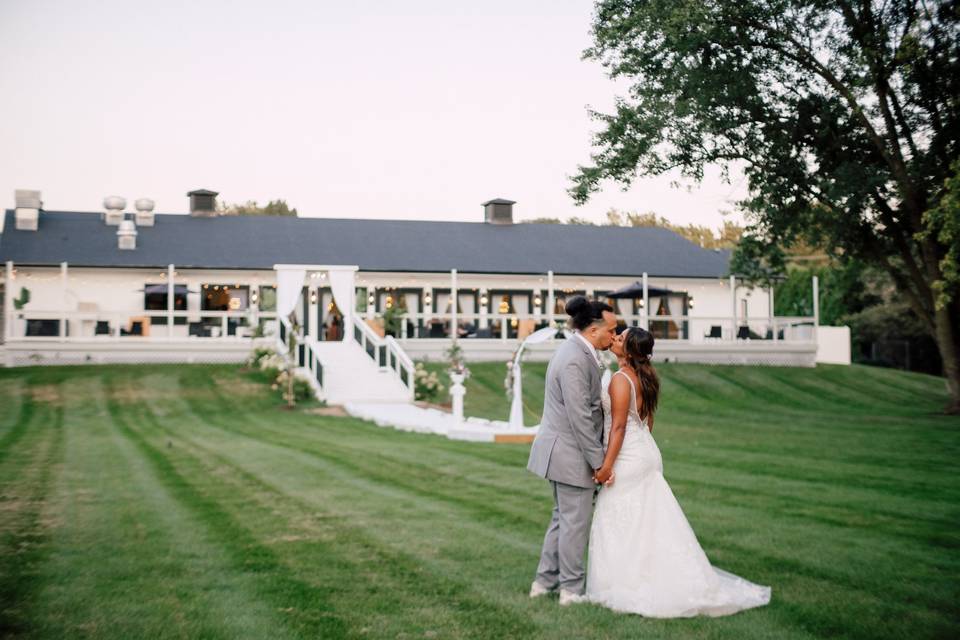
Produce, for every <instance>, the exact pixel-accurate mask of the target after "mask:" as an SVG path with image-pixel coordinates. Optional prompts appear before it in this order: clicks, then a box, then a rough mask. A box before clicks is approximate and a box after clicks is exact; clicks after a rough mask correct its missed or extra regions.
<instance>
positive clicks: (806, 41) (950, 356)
mask: <svg viewBox="0 0 960 640" xmlns="http://www.w3.org/2000/svg"><path fill="white" fill-rule="evenodd" d="M585 55H586V57H588V58H590V59H593V60H597V61H599V62H600V63H601V64H602V65H603V66H604V67H606V69H607V70H608V71H609V73H610V75H611V77H612V78H614V79H616V80H618V81H620V82H626V83H629V85H630V86H629V89H628V90H627V92H626V95H625V97H622V98H619V99H618V100H617V102H616V106H615V108H614V110H613V111H612V113H608V114H604V113H597V112H594V113H593V116H594V117H595V118H596V119H597V120H598V121H599V122H600V124H601V129H600V131H599V132H597V133H596V135H595V136H594V140H593V142H594V152H593V154H592V155H591V159H590V162H589V163H588V164H587V165H585V166H581V167H579V170H578V172H577V174H576V175H575V176H574V178H573V184H572V186H571V188H570V194H571V195H572V197H573V198H574V200H575V201H577V202H578V203H582V202H584V201H586V200H587V199H588V198H589V197H590V195H591V194H592V193H594V192H595V191H597V190H598V189H600V188H601V186H602V185H603V184H605V183H607V182H610V181H612V182H615V183H620V184H622V185H628V184H630V183H631V182H632V181H633V180H634V179H635V178H637V177H638V176H640V177H642V176H651V175H662V174H666V173H668V172H673V171H679V172H680V173H681V175H682V176H684V177H686V178H688V179H692V180H694V181H698V180H700V179H702V177H703V175H704V170H705V168H706V167H708V166H714V165H719V166H721V167H722V168H724V170H725V171H727V170H729V168H730V167H731V166H734V167H737V169H738V170H742V172H743V174H744V176H745V178H746V181H747V186H748V192H749V195H748V197H747V198H746V199H745V200H744V201H742V202H741V203H739V205H740V207H741V208H742V209H743V211H744V212H745V214H746V216H747V221H748V227H747V229H746V232H745V233H746V235H749V236H752V237H754V238H755V239H756V245H755V247H753V248H757V247H764V246H766V247H770V248H771V250H772V251H782V250H783V249H784V248H789V247H791V246H794V245H796V244H798V243H801V242H805V243H807V244H809V245H811V246H815V247H821V246H822V247H824V248H825V249H826V250H827V251H828V253H829V254H830V255H831V256H832V257H835V258H837V259H841V260H844V261H846V260H852V259H856V260H862V261H864V262H865V263H868V264H871V265H873V266H876V267H877V268H881V269H883V270H884V271H886V272H887V273H888V274H889V276H890V278H891V279H892V280H893V281H894V283H895V284H896V286H897V288H898V289H899V290H900V291H901V295H902V296H903V298H904V299H905V300H907V301H908V302H909V303H910V305H911V307H912V308H913V309H914V311H915V313H916V314H917V317H918V318H920V319H921V320H922V321H923V322H924V323H925V325H926V327H927V331H928V332H929V333H930V334H931V335H934V336H936V337H937V340H938V343H939V346H940V350H941V354H942V356H943V358H944V365H945V372H946V375H947V378H948V385H949V386H950V389H951V394H952V398H953V400H952V404H953V407H952V408H953V410H956V411H960V299H958V297H957V296H955V295H954V292H955V290H956V288H957V285H958V272H957V251H958V250H957V248H956V247H957V244H958V242H957V238H958V231H957V229H958V223H957V220H958V217H957V207H956V204H955V199H954V198H955V194H956V192H957V186H956V183H955V182H951V181H949V180H950V179H955V177H956V174H957V166H956V163H957V159H958V153H960V126H957V123H958V122H960V100H958V99H957V96H958V95H960V11H958V10H957V7H956V3H953V2H942V3H936V2H935V3H927V2H921V1H919V0H865V1H864V2H859V3H848V2H808V1H806V0H740V1H738V2H729V1H727V0H600V1H599V2H598V3H597V8H596V13H595V19H594V23H593V46H592V47H591V48H590V49H588V50H587V51H586V53H585ZM951 194H954V195H951ZM942 201H944V202H943V204H941V202H942ZM925 214H926V215H925ZM761 266H762V265H761ZM761 275H762V269H761Z"/></svg>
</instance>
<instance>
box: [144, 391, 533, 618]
mask: <svg viewBox="0 0 960 640" xmlns="http://www.w3.org/2000/svg"><path fill="white" fill-rule="evenodd" d="M153 408H154V407H151V406H150V403H145V405H144V406H143V407H141V408H140V410H138V411H137V413H136V416H137V418H138V420H137V422H138V424H140V425H143V428H144V431H145V433H146V432H147V431H152V430H156V431H158V432H159V433H156V434H154V437H157V436H161V439H163V438H166V439H168V440H169V441H170V442H176V443H179V445H180V446H176V445H175V447H174V450H175V451H177V452H178V453H179V458H178V459H179V460H180V461H181V462H184V463H186V460H187V459H192V460H193V462H192V463H190V464H189V465H188V466H190V467H196V470H197V473H196V476H197V477H201V478H203V477H205V478H211V477H214V475H213V474H212V471H213V470H215V469H219V470H220V471H219V472H218V473H217V474H216V475H215V477H216V479H217V481H218V484H223V487H224V489H225V494H230V493H235V492H236V491H240V495H250V496H254V497H255V498H257V499H258V500H264V501H265V506H266V505H268V508H270V509H271V510H272V511H271V513H273V514H274V515H278V514H277V510H278V509H279V508H281V507H286V512H287V514H288V518H289V519H288V520H287V522H286V525H287V526H285V527H281V528H280V529H279V530H278V531H276V532H275V533H276V534H277V535H279V534H280V532H281V531H284V530H286V531H289V532H291V533H293V532H296V531H297V526H296V524H295V523H293V522H292V516H291V515H290V514H303V513H311V519H312V520H314V521H315V520H316V519H318V518H319V519H322V520H323V522H325V523H329V524H335V525H336V527H337V529H338V530H337V531H336V534H335V535H334V536H333V537H332V539H328V540H325V541H324V542H325V543H324V544H322V545H318V546H319V547H320V551H321V552H322V555H323V557H324V562H334V563H338V564H346V565H352V564H355V563H356V558H360V557H363V556H365V555H370V554H372V555H373V556H375V559H376V563H377V564H384V565H386V566H390V567H391V573H390V576H391V579H396V580H399V583H398V584H396V585H393V586H392V587H391V588H390V589H384V588H383V585H372V586H374V587H376V591H377V592H378V593H381V594H382V595H386V594H387V593H389V594H391V595H390V596H389V597H391V598H393V599H398V598H399V599H401V600H403V599H407V598H409V597H410V596H412V594H413V593H415V592H425V593H429V594H431V595H432V598H434V599H436V600H437V602H436V604H437V605H440V606H448V607H450V608H451V610H453V611H457V612H458V617H465V618H468V619H470V624H471V626H476V627H478V629H479V630H480V631H481V633H482V634H484V635H485V634H490V635H501V634H510V635H513V634H519V635H528V634H529V633H530V632H531V631H532V629H531V628H529V625H528V623H527V621H525V620H524V619H522V618H518V617H516V616H514V615H512V614H511V613H510V612H509V611H507V610H506V609H504V608H502V607H498V606H495V605H492V604H490V603H488V602H487V601H486V600H485V599H483V598H478V597H477V594H475V593H472V592H471V591H470V590H469V588H468V585H465V584H463V583H461V582H458V581H456V580H452V579H451V578H450V577H449V576H447V575H439V574H435V573H429V572H425V571H424V570H423V567H422V562H421V561H420V560H418V559H416V558H414V557H411V556H410V555H409V554H407V553H403V552H400V551H398V550H396V549H389V548H387V547H385V546H384V545H383V544H381V543H377V542H375V541H374V540H373V539H371V538H370V536H369V535H367V532H366V531H365V530H363V529H360V528H358V527H355V526H351V525H350V524H349V523H347V522H346V521H345V520H344V519H343V518H335V517H331V516H330V514H327V513H325V512H322V511H321V513H319V514H318V513H316V510H317V509H318V506H319V505H317V504H315V503H310V502H307V501H305V500H304V499H302V498H298V497H295V496H292V495H290V494H289V493H286V492H284V491H282V490H281V489H279V488H278V487H277V486H275V485H273V484H271V483H269V482H266V481H265V480H264V479H263V478H262V477H261V476H259V475H256V474H253V473H250V472H249V471H247V470H245V469H243V468H242V467H241V466H239V465H238V464H236V463H235V462H233V460H231V459H229V458H228V457H226V456H225V455H223V454H222V453H218V452H215V451H214V450H213V449H212V448H209V447H204V446H203V445H202V444H200V443H198V442H197V441H196V439H193V438H190V437H189V435H188V434H181V433H180V430H178V429H176V428H175V427H172V426H170V425H168V424H166V422H167V419H165V418H166V415H165V416H164V418H161V417H160V416H158V415H157V414H156V412H155V411H152V410H151V409H153ZM165 414H166V412H165ZM147 426H149V429H147ZM161 434H162V435H161ZM198 451H201V452H203V454H204V455H203V456H199V455H197V454H196V452H198ZM191 452H194V453H191ZM203 458H207V459H208V460H212V462H204V460H203ZM225 467H228V468H230V469H231V470H232V473H233V474H235V475H236V477H237V479H238V484H237V485H236V486H234V485H232V484H230V483H229V482H228V476H229V475H231V474H225V473H224V468H225ZM191 475H193V474H191ZM207 486H208V487H209V485H207ZM262 494H266V495H265V496H264V497H263V498H259V497H258V496H261V495H262ZM225 504H227V505H228V506H229V505H230V504H232V502H226V503H225ZM246 506H247V507H249V505H246ZM351 569H352V571H351V572H350V573H351V575H354V576H362V575H363V570H364V567H351ZM393 614H394V615H397V612H396V611H394V612H393ZM464 631H465V633H466V635H469V636H473V635H475V632H476V631H477V629H475V630H474V631H471V632H469V633H467V632H466V630H464Z"/></svg>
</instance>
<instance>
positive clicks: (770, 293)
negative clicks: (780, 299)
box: [767, 283, 777, 342]
mask: <svg viewBox="0 0 960 640" xmlns="http://www.w3.org/2000/svg"><path fill="white" fill-rule="evenodd" d="M767 292H768V295H767V299H768V302H769V304H770V310H769V316H770V327H771V330H772V331H773V341H774V342H776V341H777V323H776V321H775V318H776V314H775V313H774V312H773V284H772V283H771V284H770V287H769V288H768V289H767Z"/></svg>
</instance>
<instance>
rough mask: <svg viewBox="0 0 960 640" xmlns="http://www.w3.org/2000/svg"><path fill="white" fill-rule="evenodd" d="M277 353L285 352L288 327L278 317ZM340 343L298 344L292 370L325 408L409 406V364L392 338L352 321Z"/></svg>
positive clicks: (411, 391)
mask: <svg viewBox="0 0 960 640" xmlns="http://www.w3.org/2000/svg"><path fill="white" fill-rule="evenodd" d="M279 329H280V331H279V334H278V336H277V349H278V350H279V351H280V352H281V353H286V350H287V341H288V338H289V334H290V326H289V324H288V323H287V321H286V320H285V319H280V323H279ZM352 329H353V330H352V331H350V333H349V334H348V335H347V336H345V338H344V339H343V340H342V341H336V342H320V341H318V340H316V339H315V338H313V337H311V336H301V337H299V338H298V341H297V349H296V354H295V357H296V358H297V361H298V365H299V366H298V367H297V372H298V373H299V374H300V375H302V376H303V377H305V378H307V379H308V380H310V383H311V385H312V386H313V388H314V390H315V392H316V394H317V397H318V398H321V399H323V400H325V401H327V402H328V403H329V404H346V403H350V402H365V403H406V404H409V403H412V402H413V397H414V380H413V371H414V365H413V361H412V360H410V358H409V357H408V356H407V354H406V353H404V351H403V349H402V348H401V347H400V345H399V343H397V341H396V340H394V339H393V338H391V337H389V336H388V337H386V338H381V337H380V336H378V335H377V334H376V333H374V332H373V330H372V329H371V328H370V327H368V326H367V325H366V324H365V323H363V322H361V321H360V320H358V319H356V318H354V321H353V327H352Z"/></svg>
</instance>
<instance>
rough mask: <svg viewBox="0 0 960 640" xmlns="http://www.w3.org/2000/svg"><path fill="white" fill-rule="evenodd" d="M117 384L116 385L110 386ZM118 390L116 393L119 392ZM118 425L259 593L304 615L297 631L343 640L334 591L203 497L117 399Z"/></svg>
mask: <svg viewBox="0 0 960 640" xmlns="http://www.w3.org/2000/svg"><path fill="white" fill-rule="evenodd" d="M109 382H110V383H111V384H112V383H115V381H112V380H111V381H109ZM114 389H115V387H112V388H111V392H113V391H114ZM107 406H108V409H109V411H110V415H111V416H112V419H113V420H114V422H115V424H116V425H117V427H118V428H119V430H120V431H121V433H123V434H124V436H125V437H126V438H127V439H129V440H130V441H131V442H132V443H133V444H134V445H135V446H136V447H137V448H138V449H139V450H140V452H141V453H142V454H143V455H144V457H145V458H146V459H147V460H148V461H149V462H150V464H151V465H152V466H153V468H154V470H155V471H156V473H157V474H158V477H159V479H160V481H161V482H162V483H163V484H164V485H165V486H166V487H167V488H168V489H169V491H170V492H171V494H172V495H173V496H174V497H176V498H177V500H178V501H179V502H180V503H181V504H183V505H184V506H185V507H186V508H188V509H189V510H191V511H192V512H193V513H194V514H195V515H196V517H197V518H198V519H199V520H201V521H202V522H204V523H205V524H206V525H207V527H208V531H209V532H210V533H211V534H213V537H215V538H216V539H217V540H218V542H219V543H220V545H221V547H222V548H223V549H224V551H226V552H227V554H228V556H229V557H230V558H231V560H232V562H233V564H234V567H235V569H236V570H237V571H240V572H243V573H246V574H250V575H252V576H256V577H257V580H256V584H257V587H258V593H259V595H261V596H262V597H265V598H268V599H269V600H271V601H272V602H273V603H274V604H275V605H276V606H277V607H278V608H289V607H294V608H296V610H297V611H298V615H297V616H296V617H295V618H292V619H291V622H290V625H291V628H292V629H293V630H294V631H296V632H297V633H299V634H301V635H304V636H305V637H310V636H313V637H317V636H318V635H319V637H343V636H344V634H345V626H344V624H343V621H342V620H341V619H340V617H339V616H338V615H336V614H335V613H334V612H333V611H332V610H331V608H330V606H329V604H328V602H327V593H326V591H328V590H329V589H330V588H331V587H330V586H328V587H322V586H318V585H310V584H307V583H306V582H304V581H302V580H298V579H296V578H293V577H292V576H290V575H289V573H287V572H286V571H284V568H283V566H282V564H281V563H280V561H279V559H278V558H277V557H276V555H275V554H274V552H273V551H272V550H270V549H269V548H268V547H266V546H264V545H262V544H260V543H259V541H258V540H257V539H256V538H255V537H254V536H252V535H251V534H250V532H249V531H248V530H247V529H246V528H244V527H243V526H241V525H240V524H239V523H238V522H236V521H235V520H234V519H233V518H232V517H231V516H230V515H229V514H228V513H227V512H226V511H225V510H224V509H223V508H222V507H221V506H220V505H219V504H218V503H217V502H216V501H215V500H213V499H211V498H209V497H207V496H205V495H204V494H203V493H201V492H200V491H198V490H197V489H196V488H195V487H194V486H193V485H192V484H191V483H190V482H189V481H187V479H186V478H185V477H184V476H183V475H181V474H180V473H179V472H178V471H177V469H176V467H175V466H174V464H173V463H172V462H171V461H170V460H169V459H168V458H167V457H166V456H165V455H164V454H163V453H162V452H161V450H159V449H158V448H156V447H155V446H153V445H151V444H150V443H149V442H148V440H147V439H146V438H145V437H144V436H143V435H142V434H141V433H140V431H139V430H138V429H137V428H134V427H133V426H132V425H131V422H130V419H129V417H128V415H127V414H126V412H125V411H124V410H123V407H122V406H121V405H120V404H119V403H118V402H117V401H116V400H115V399H113V398H110V399H109V400H108V403H107Z"/></svg>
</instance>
